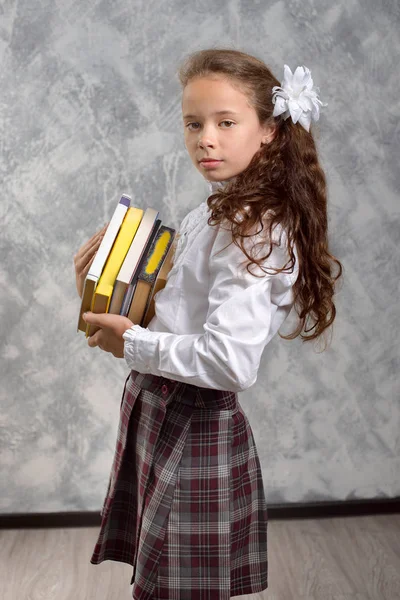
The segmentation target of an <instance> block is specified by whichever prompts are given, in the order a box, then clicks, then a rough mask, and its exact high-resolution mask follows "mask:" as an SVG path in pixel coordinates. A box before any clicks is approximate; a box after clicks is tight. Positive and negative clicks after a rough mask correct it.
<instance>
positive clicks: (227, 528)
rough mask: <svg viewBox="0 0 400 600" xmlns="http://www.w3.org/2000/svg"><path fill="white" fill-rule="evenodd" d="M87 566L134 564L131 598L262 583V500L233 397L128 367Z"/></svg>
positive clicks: (199, 597)
mask: <svg viewBox="0 0 400 600" xmlns="http://www.w3.org/2000/svg"><path fill="white" fill-rule="evenodd" d="M101 517H102V520H101V525H100V532H99V536H98V540H97V542H96V545H95V548H94V551H93V554H92V557H91V560H90V562H91V563H92V564H99V563H101V562H102V561H104V560H116V561H121V562H126V563H128V564H130V565H132V567H133V575H132V579H131V585H132V584H133V588H132V597H133V598H134V599H135V600H228V599H229V598H230V597H232V596H239V595H243V594H251V593H256V592H261V591H262V590H264V589H266V588H267V587H268V560H267V506H266V500H265V494H264V487H263V481H262V475H261V467H260V461H259V457H258V453H257V449H256V446H255V441H254V437H253V433H252V430H251V427H250V424H249V421H248V419H247V417H246V415H245V414H244V413H243V410H242V407H241V406H240V404H239V402H238V398H237V394H236V393H234V392H229V391H221V390H214V389H209V388H201V387H197V386H195V385H191V384H186V383H181V382H178V381H173V380H171V379H166V378H165V377H159V376H155V375H151V374H141V373H139V372H138V371H131V372H130V374H129V376H128V378H127V379H126V382H125V387H124V392H123V395H122V400H121V405H120V422H119V428H118V438H117V442H116V449H115V455H114V460H113V465H112V469H111V474H110V479H109V483H108V490H107V494H106V497H105V500H104V503H103V508H102V510H101Z"/></svg>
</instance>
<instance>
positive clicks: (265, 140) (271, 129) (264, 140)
mask: <svg viewBox="0 0 400 600" xmlns="http://www.w3.org/2000/svg"><path fill="white" fill-rule="evenodd" d="M275 133H276V128H275V127H269V128H268V129H267V130H266V134H265V135H264V136H263V138H262V144H269V143H270V142H272V140H273V139H274V137H275Z"/></svg>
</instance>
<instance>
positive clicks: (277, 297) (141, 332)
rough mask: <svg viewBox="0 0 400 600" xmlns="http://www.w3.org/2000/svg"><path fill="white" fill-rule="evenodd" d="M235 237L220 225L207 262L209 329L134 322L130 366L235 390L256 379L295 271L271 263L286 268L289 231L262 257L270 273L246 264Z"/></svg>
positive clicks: (286, 307)
mask: <svg viewBox="0 0 400 600" xmlns="http://www.w3.org/2000/svg"><path fill="white" fill-rule="evenodd" d="M248 239H254V238H248ZM231 241H232V235H231V233H230V232H229V231H228V230H227V229H224V228H222V227H221V226H218V227H217V234H216V237H215V240H214V242H213V245H212V249H211V253H210V258H209V264H208V268H209V274H210V285H209V294H208V312H207V318H206V321H205V323H204V325H203V329H204V331H203V332H202V333H199V334H197V333H196V334H183V335H180V334H175V333H169V332H155V331H149V330H148V329H145V328H143V327H141V326H140V325H133V326H132V327H131V328H130V329H128V330H127V331H126V332H125V333H124V334H123V338H124V340H125V345H124V356H125V360H126V362H127V364H128V366H129V367H130V368H132V369H135V370H137V371H139V372H141V373H152V374H155V375H161V376H163V377H167V378H169V379H174V380H177V381H182V382H185V383H191V384H194V385H197V386H200V387H205V388H214V389H220V390H227V391H235V392H240V391H243V390H245V389H247V388H249V387H250V386H252V385H253V384H254V383H255V381H256V379H257V373H258V369H259V365H260V361H261V357H262V353H263V350H264V348H265V346H266V344H267V343H268V342H269V341H270V340H271V338H272V337H273V336H274V335H275V333H276V332H277V330H278V329H279V327H280V326H281V324H282V323H283V321H284V320H285V319H286V317H287V316H288V314H289V312H290V309H291V307H292V304H293V301H292V293H291V289H292V285H293V283H294V280H295V275H296V273H294V274H290V273H285V272H282V273H279V274H275V273H274V272H272V273H271V272H270V269H269V267H274V268H275V267H279V268H281V267H283V266H284V265H285V263H286V262H287V261H288V258H289V256H288V254H287V251H286V247H285V243H284V242H285V237H284V236H282V241H281V246H274V247H273V251H272V253H271V255H270V256H269V257H268V259H267V260H265V261H264V262H263V267H264V268H267V271H268V273H267V274H266V273H263V271H262V270H261V269H259V268H257V270H256V271H255V265H252V266H251V267H250V270H251V271H252V272H256V274H257V275H262V277H255V276H254V275H252V274H251V273H249V272H248V271H247V269H246V268H245V266H243V264H241V263H243V261H244V260H245V259H246V256H245V255H244V254H243V252H242V251H241V249H240V248H238V247H237V246H236V245H235V244H234V243H231V244H230V242H231ZM229 244H230V245H229ZM226 246H228V247H226ZM264 253H265V252H264ZM246 262H247V259H246ZM239 266H240V269H239Z"/></svg>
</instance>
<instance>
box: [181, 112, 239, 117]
mask: <svg viewBox="0 0 400 600" xmlns="http://www.w3.org/2000/svg"><path fill="white" fill-rule="evenodd" d="M212 114H213V115H238V114H239V113H238V112H235V111H234V110H217V112H215V113H212ZM183 118H184V119H195V118H196V115H183Z"/></svg>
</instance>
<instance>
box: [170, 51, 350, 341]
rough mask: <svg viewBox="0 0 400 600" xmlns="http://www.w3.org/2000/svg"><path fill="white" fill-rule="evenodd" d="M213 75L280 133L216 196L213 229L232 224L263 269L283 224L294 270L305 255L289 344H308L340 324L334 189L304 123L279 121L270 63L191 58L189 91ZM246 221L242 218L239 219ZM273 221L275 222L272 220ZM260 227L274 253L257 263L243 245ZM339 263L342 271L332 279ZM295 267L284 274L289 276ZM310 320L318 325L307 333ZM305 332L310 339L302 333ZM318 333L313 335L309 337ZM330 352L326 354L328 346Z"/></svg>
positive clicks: (212, 55)
mask: <svg viewBox="0 0 400 600" xmlns="http://www.w3.org/2000/svg"><path fill="white" fill-rule="evenodd" d="M210 75H213V76H214V75H222V76H223V77H224V78H226V77H228V78H229V79H230V81H231V83H232V85H234V86H239V89H240V90H241V91H242V92H244V93H245V94H246V95H247V97H248V99H249V101H250V102H251V105H252V106H253V107H254V109H255V111H256V113H257V115H258V118H259V121H260V124H261V125H267V126H268V125H271V126H274V127H275V128H276V129H275V135H274V138H273V140H272V141H271V142H269V143H268V144H264V145H262V146H261V147H260V149H259V150H258V151H257V152H256V153H255V155H254V156H253V158H252V160H251V162H250V163H249V165H248V166H247V167H246V169H245V170H244V171H242V172H241V173H239V174H238V175H237V176H236V177H234V178H232V180H230V181H229V182H228V183H227V184H226V185H225V186H224V187H221V188H219V189H218V190H217V191H216V192H215V193H214V194H212V195H211V196H209V198H208V200H207V203H208V207H209V208H210V210H211V211H212V212H211V216H210V218H209V220H208V223H209V225H218V224H219V223H221V222H222V221H224V222H229V223H230V224H231V225H230V227H231V230H232V237H233V243H235V244H236V245H237V246H238V247H240V248H241V250H242V251H243V252H244V254H245V255H246V257H247V259H249V260H250V262H249V263H247V269H248V270H249V267H250V266H251V265H252V264H257V265H258V266H259V267H260V268H261V269H262V266H261V263H262V262H264V261H265V259H266V258H268V256H269V255H270V253H271V252H272V245H273V243H274V242H273V241H272V240H273V236H272V230H273V228H274V227H275V226H277V225H279V226H280V227H281V228H282V229H283V230H284V232H285V233H286V240H287V251H288V255H289V257H290V265H289V266H290V268H291V269H292V270H291V272H293V269H294V265H295V262H296V256H295V253H294V251H293V244H295V246H296V252H297V256H298V261H299V264H298V269H299V274H298V277H297V279H296V281H295V283H294V285H293V295H294V308H295V310H296V312H297V315H298V317H299V324H298V326H297V328H296V329H295V331H294V332H293V333H291V334H289V335H286V336H284V335H281V334H280V333H279V335H280V337H281V338H284V339H288V340H291V339H294V338H296V337H298V336H299V335H300V337H301V338H302V339H303V341H311V340H314V339H317V338H318V337H319V336H321V334H322V333H323V332H324V330H326V329H327V328H328V327H329V326H330V325H331V324H332V323H333V321H334V319H335V316H336V308H335V305H334V303H333V296H334V293H335V282H336V281H337V280H338V279H339V277H341V276H342V270H343V267H342V264H341V263H340V261H339V260H338V259H337V258H336V257H335V256H333V255H332V254H331V253H330V252H329V247H328V219H327V185H326V178H325V174H324V171H323V169H322V167H321V165H320V163H319V160H318V155H317V149H316V145H315V141H314V138H313V133H312V130H313V126H312V125H311V127H310V132H308V131H307V130H306V129H304V127H303V126H302V125H300V123H296V124H294V123H293V121H292V119H291V118H289V119H286V120H285V119H284V118H283V116H282V115H280V116H279V117H273V116H272V113H273V109H274V104H273V103H272V88H273V86H275V85H276V86H280V82H279V81H278V80H277V79H276V77H274V75H273V74H272V73H271V71H270V69H269V68H268V67H267V66H266V64H265V63H264V62H263V61H261V60H259V59H258V58H256V57H254V56H251V55H249V54H246V53H244V52H240V51H239V50H233V49H223V48H221V49H218V48H211V49H207V50H201V51H198V52H195V53H193V54H190V55H189V56H188V57H187V58H186V59H185V61H184V62H183V64H182V65H181V66H180V69H179V71H178V77H179V80H180V83H181V85H182V88H183V89H184V88H185V86H186V85H187V84H188V83H189V81H191V80H192V79H194V78H198V77H207V76H210ZM237 217H238V218H237ZM266 217H268V218H266ZM257 224H259V225H261V229H260V230H259V231H258V232H257V233H260V232H261V231H262V230H263V229H264V224H265V225H267V224H268V225H269V228H268V234H267V236H266V239H265V241H267V239H268V240H270V243H269V244H268V245H269V251H268V253H267V254H266V255H265V256H261V257H259V258H258V259H255V258H254V257H253V256H250V255H249V254H248V253H247V251H246V248H245V245H244V243H242V241H241V240H243V239H246V238H248V237H250V236H251V235H252V234H253V233H254V231H255V229H256V226H257ZM333 263H336V265H337V267H338V269H339V271H338V273H337V274H336V275H333V274H332V266H333ZM287 264H288V263H286V265H284V267H282V268H281V269H274V271H275V272H276V273H278V272H281V271H283V270H284V269H285V270H287V269H288V267H287ZM307 320H309V321H311V323H312V322H313V324H312V326H310V328H308V329H307V328H306V327H307ZM303 329H304V334H303V333H302V331H303ZM309 332H313V333H311V334H310V335H305V334H307V333H309ZM324 349H325V348H324Z"/></svg>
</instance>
